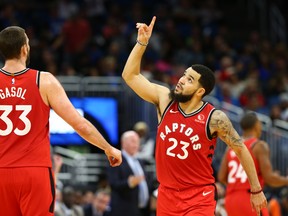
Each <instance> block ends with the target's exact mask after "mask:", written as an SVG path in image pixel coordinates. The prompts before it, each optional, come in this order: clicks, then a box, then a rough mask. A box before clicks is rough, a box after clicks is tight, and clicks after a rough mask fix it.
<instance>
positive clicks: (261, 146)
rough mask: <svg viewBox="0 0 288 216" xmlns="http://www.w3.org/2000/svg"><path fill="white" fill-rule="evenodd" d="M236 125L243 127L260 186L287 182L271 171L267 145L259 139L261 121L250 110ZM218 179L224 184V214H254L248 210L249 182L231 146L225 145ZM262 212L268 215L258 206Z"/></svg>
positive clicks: (287, 182) (283, 184) (285, 178)
mask: <svg viewBox="0 0 288 216" xmlns="http://www.w3.org/2000/svg"><path fill="white" fill-rule="evenodd" d="M240 126H241V128H242V130H243V134H242V139H243V140H244V143H245V145H246V146H247V148H248V149H249V151H250V153H251V155H252V157H253V160H254V163H255V166H256V170H257V174H258V178H259V182H260V183H261V186H262V187H264V184H267V185H269V186H271V187H282V186H285V185H288V177H284V176H280V175H279V174H278V173H277V172H275V171H273V168H272V165H271V162H270V149H269V145H268V144H267V143H266V142H265V141H263V140H260V136H261V133H262V123H261V121H260V120H259V119H258V118H257V116H256V114H255V113H253V112H248V113H246V114H245V115H244V116H243V117H242V119H241V121H240ZM218 180H219V181H220V182H222V183H223V184H225V185H227V188H226V196H225V208H226V210H227V213H228V215H231V216H238V215H239V216H242V215H245V216H250V215H251V216H252V215H255V216H256V215H257V213H256V212H255V211H252V209H251V204H250V193H249V191H250V185H249V182H248V179H247V175H246V173H245V171H244V169H243V167H242V165H241V164H240V162H239V160H238V158H237V157H236V154H235V152H234V151H233V150H232V149H229V148H227V150H226V152H225V154H224V156H223V159H222V162H221V165H220V169H219V171H218ZM262 215H263V216H264V215H268V210H267V209H266V208H265V209H262Z"/></svg>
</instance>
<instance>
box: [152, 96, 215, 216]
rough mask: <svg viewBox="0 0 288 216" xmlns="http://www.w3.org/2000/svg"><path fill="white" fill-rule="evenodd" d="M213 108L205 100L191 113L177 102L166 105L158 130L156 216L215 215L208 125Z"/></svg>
mask: <svg viewBox="0 0 288 216" xmlns="http://www.w3.org/2000/svg"><path fill="white" fill-rule="evenodd" d="M214 110H215V108H214V107H213V106H212V105H211V104H209V103H207V102H204V104H203V105H202V106H201V107H200V108H199V109H198V110H197V111H195V112H193V113H190V114H185V113H184V112H183V111H182V110H181V108H180V107H179V104H178V103H177V102H174V101H172V102H170V104H169V105H168V106H167V108H166V110H165V112H164V114H163V116H162V120H161V122H160V123H159V125H158V132H157V145H156V170H157V178H158V181H159V183H160V186H159V189H158V192H159V193H158V202H157V203H158V204H157V215H159V216H181V215H185V216H192V215H193V216H197V215H207V216H208V215H209V216H210V215H214V211H215V206H216V199H215V197H216V190H215V185H214V183H215V179H214V177H213V169H212V166H211V164H212V158H213V155H214V149H215V147H216V137H212V135H211V134H210V130H209V127H208V125H209V120H210V117H211V115H212V113H213V111H214ZM175 203H176V204H175ZM175 205H176V206H175Z"/></svg>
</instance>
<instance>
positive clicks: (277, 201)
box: [268, 187, 288, 216]
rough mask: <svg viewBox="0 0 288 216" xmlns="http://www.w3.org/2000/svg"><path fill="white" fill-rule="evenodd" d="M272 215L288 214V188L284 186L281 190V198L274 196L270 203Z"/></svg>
mask: <svg viewBox="0 0 288 216" xmlns="http://www.w3.org/2000/svg"><path fill="white" fill-rule="evenodd" d="M268 209H269V213H270V216H287V215H288V188H287V187H284V188H282V189H281V191H280V195H279V198H278V197H273V198H272V199H270V201H269V203H268Z"/></svg>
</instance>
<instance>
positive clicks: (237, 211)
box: [225, 138, 269, 216]
mask: <svg viewBox="0 0 288 216" xmlns="http://www.w3.org/2000/svg"><path fill="white" fill-rule="evenodd" d="M258 141H259V140H258V139H257V138H250V139H246V140H245V141H244V143H245V145H246V146H247V148H248V150H249V151H250V153H251V156H252V158H253V160H254V164H255V168H256V172H257V175H258V179H259V182H260V185H261V187H262V188H263V186H264V180H263V177H262V174H261V172H260V167H259V162H258V161H257V160H256V159H255V156H254V155H253V153H252V149H253V147H254V146H255V145H257V142H258ZM227 163H228V179H227V188H226V196H225V208H226V211H227V213H228V215H232V216H243V215H245V216H257V213H256V211H253V210H252V206H251V203H250V196H251V194H250V184H249V181H248V177H247V175H246V172H245V171H244V169H243V167H242V165H241V164H240V161H239V159H238V158H237V156H236V154H235V153H234V151H233V150H232V149H229V150H228V152H227ZM261 215H262V216H268V215H269V214H268V210H267V209H266V208H264V209H262V210H261Z"/></svg>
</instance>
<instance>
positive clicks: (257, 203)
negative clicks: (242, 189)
mask: <svg viewBox="0 0 288 216" xmlns="http://www.w3.org/2000/svg"><path fill="white" fill-rule="evenodd" d="M250 200H251V205H252V208H253V209H254V211H256V212H257V215H258V216H260V213H261V209H262V208H266V207H267V200H266V197H265V195H264V193H263V192H261V193H259V194H251V197H250Z"/></svg>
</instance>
